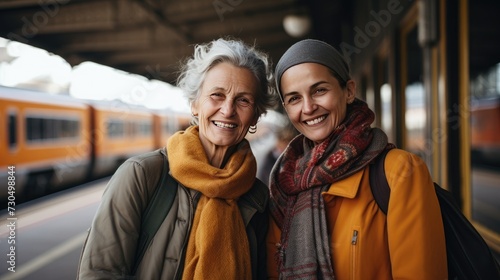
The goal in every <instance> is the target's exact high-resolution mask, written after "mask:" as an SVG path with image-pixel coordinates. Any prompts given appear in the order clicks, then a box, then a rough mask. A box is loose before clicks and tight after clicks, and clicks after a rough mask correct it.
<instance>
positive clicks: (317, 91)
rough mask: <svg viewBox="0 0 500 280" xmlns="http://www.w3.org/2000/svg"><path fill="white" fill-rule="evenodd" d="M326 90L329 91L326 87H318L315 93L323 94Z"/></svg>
mask: <svg viewBox="0 0 500 280" xmlns="http://www.w3.org/2000/svg"><path fill="white" fill-rule="evenodd" d="M326 91H327V90H326V88H317V89H316V91H314V93H318V94H321V93H325V92H326Z"/></svg>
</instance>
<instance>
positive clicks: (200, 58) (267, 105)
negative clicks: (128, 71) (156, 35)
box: [177, 39, 277, 124]
mask: <svg viewBox="0 0 500 280" xmlns="http://www.w3.org/2000/svg"><path fill="white" fill-rule="evenodd" d="M222 62H227V63H231V64H232V65H234V66H237V67H243V68H246V69H248V70H250V71H251V72H252V73H253V74H254V75H255V77H256V78H257V80H258V82H259V92H258V96H257V97H256V99H255V115H256V116H259V117H260V116H261V115H262V114H266V113H267V110H269V109H271V108H274V107H275V106H276V104H277V94H276V93H275V90H274V84H273V74H272V70H271V65H270V62H269V59H268V56H267V54H265V53H264V52H261V51H259V50H257V49H256V48H255V47H253V46H249V45H246V44H245V43H243V42H242V41H240V40H232V39H217V40H214V41H211V42H209V43H207V44H200V45H196V46H195V49H194V54H193V56H192V57H191V58H189V59H188V60H187V62H186V63H185V64H184V65H183V66H182V67H181V73H180V75H179V77H178V79H177V86H178V87H179V88H181V89H182V90H183V92H184V94H185V95H186V97H187V99H188V102H189V105H191V104H192V103H193V102H194V101H195V100H197V99H198V98H199V96H200V88H201V85H202V84H203V81H204V79H205V76H206V74H207V72H208V71H209V70H210V69H212V67H214V66H215V65H217V64H219V63H222ZM191 122H192V123H193V124H198V120H197V119H196V118H193V119H192V120H191Z"/></svg>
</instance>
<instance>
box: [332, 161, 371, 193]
mask: <svg viewBox="0 0 500 280" xmlns="http://www.w3.org/2000/svg"><path fill="white" fill-rule="evenodd" d="M365 170H366V168H363V169H362V170H360V171H358V172H356V173H354V174H352V175H351V176H349V177H347V178H344V179H342V180H340V181H337V182H335V183H333V184H332V185H331V186H330V188H329V189H328V191H326V192H324V194H329V195H336V196H342V197H346V198H354V197H355V196H356V194H357V193H358V189H359V186H360V185H361V179H362V178H363V174H364V172H365Z"/></svg>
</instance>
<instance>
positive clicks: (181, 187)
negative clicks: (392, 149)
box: [79, 39, 275, 279]
mask: <svg viewBox="0 0 500 280" xmlns="http://www.w3.org/2000/svg"><path fill="white" fill-rule="evenodd" d="M270 79H271V74H270V71H269V64H268V60H267V56H266V55H265V54H264V53H262V52H260V51H257V50H256V49H254V48H253V47H250V46H247V45H245V44H244V43H242V42H240V41H237V40H223V39H219V40H216V41H213V42H210V43H209V44H206V45H198V46H196V48H195V54H194V55H193V57H192V58H190V59H189V60H188V62H187V63H186V64H185V67H184V68H183V69H182V73H181V75H180V77H179V80H178V85H179V87H180V88H182V89H183V90H184V92H185V93H186V94H187V96H188V100H189V103H190V105H191V110H192V115H193V118H194V119H193V123H194V124H195V125H193V126H191V127H189V128H188V129H186V130H185V131H182V132H178V133H176V134H174V135H173V136H172V137H171V138H169V140H168V142H167V145H166V149H163V150H161V151H156V152H152V153H149V154H146V155H142V156H138V157H134V158H131V159H129V160H128V161H127V162H126V163H124V164H123V165H122V166H121V167H120V168H119V169H118V170H117V172H116V173H115V175H114V176H113V178H112V179H111V180H110V182H109V184H108V186H107V189H106V191H105V193H104V195H103V198H102V202H101V206H100V207H99V210H98V212H97V214H96V216H95V219H94V221H93V225H92V228H91V230H90V234H89V237H88V240H87V242H86V245H85V247H84V250H83V253H82V260H81V263H80V268H79V276H80V278H81V279H89V278H92V279H132V278H134V279H136V278H137V279H181V278H183V279H257V278H259V279H262V278H265V277H266V273H267V271H266V249H265V234H266V231H267V225H268V221H267V215H268V214H266V213H265V209H266V205H267V199H268V189H267V187H266V186H265V185H264V184H263V183H262V182H260V181H259V180H257V179H256V177H255V176H256V160H255V158H254V156H253V154H252V151H251V149H250V146H249V142H248V141H247V140H246V139H245V136H246V134H247V132H249V131H250V132H255V130H256V125H257V121H258V119H259V116H260V115H262V114H264V113H266V111H267V109H269V108H270V107H271V106H273V105H274V103H275V100H274V99H275V97H274V96H275V95H274V94H272V92H271V91H270V88H269V84H270V82H269V81H270ZM165 156H166V157H167V158H168V163H169V168H170V170H169V172H170V174H171V176H172V177H173V178H174V179H175V180H176V182H177V183H178V184H176V186H170V187H176V188H177V195H176V197H175V200H174V203H173V205H172V208H171V209H170V212H169V213H168V215H167V217H166V218H165V220H164V221H163V223H162V224H161V226H160V228H159V229H158V231H157V232H156V235H155V236H154V238H153V240H152V242H151V244H150V245H149V247H148V249H147V250H146V252H145V254H144V257H143V258H142V261H140V263H137V264H136V263H134V262H135V257H134V256H135V254H136V249H137V241H138V236H139V233H140V226H141V218H142V217H143V214H144V211H145V209H146V207H147V206H148V202H149V201H150V199H151V195H152V193H153V192H154V187H155V185H156V184H157V182H158V181H159V178H160V174H161V173H162V172H167V171H168V170H164V171H162V167H163V165H162V163H161V162H162V161H161V160H162V157H165ZM134 267H137V270H135V269H134Z"/></svg>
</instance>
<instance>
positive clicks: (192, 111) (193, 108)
mask: <svg viewBox="0 0 500 280" xmlns="http://www.w3.org/2000/svg"><path fill="white" fill-rule="evenodd" d="M194 103H195V102H194V101H193V102H191V115H192V116H193V117H195V116H198V110H197V109H196V106H195V104H194Z"/></svg>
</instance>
